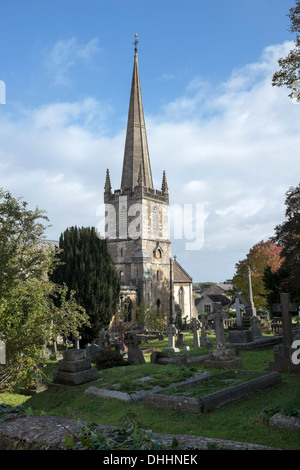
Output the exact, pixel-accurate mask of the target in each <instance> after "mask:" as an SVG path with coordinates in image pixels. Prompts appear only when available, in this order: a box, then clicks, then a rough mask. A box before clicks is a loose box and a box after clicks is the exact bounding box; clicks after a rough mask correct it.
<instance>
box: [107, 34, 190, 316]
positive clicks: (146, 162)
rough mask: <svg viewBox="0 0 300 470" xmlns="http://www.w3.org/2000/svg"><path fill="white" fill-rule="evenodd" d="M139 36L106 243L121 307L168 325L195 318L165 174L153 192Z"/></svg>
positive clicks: (109, 202)
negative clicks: (153, 314) (151, 314)
mask: <svg viewBox="0 0 300 470" xmlns="http://www.w3.org/2000/svg"><path fill="white" fill-rule="evenodd" d="M137 44H138V41H137V36H135V42H134V45H135V49H134V64H133V75H132V82H131V92H130V101H129V110H128V120H127V131H126V140H125V150H124V157H123V167H122V177H121V186H120V189H116V190H114V191H113V190H112V187H111V181H110V173H109V170H108V169H107V172H106V179H105V187H104V203H105V213H106V218H105V224H106V226H105V231H106V233H105V237H106V239H107V245H108V250H109V253H110V255H111V257H112V259H113V261H114V264H115V266H116V269H117V272H118V273H119V278H120V285H121V293H120V298H121V302H122V299H123V301H124V300H125V299H127V301H128V299H130V300H129V302H130V308H132V309H134V307H136V306H139V305H145V306H146V305H148V306H150V308H151V309H152V310H155V309H160V310H162V311H163V312H165V313H166V316H167V320H168V322H174V321H175V318H178V317H179V318H181V319H182V320H186V321H187V322H189V321H190V320H191V318H192V317H193V316H197V310H196V308H195V305H194V299H193V291H192V286H193V280H192V278H191V277H190V276H189V274H188V273H187V272H186V271H185V270H184V269H183V268H182V267H181V266H180V264H179V263H178V261H177V259H176V257H174V258H172V247H171V242H170V240H169V214H168V211H169V188H168V184H167V178H166V172H165V171H162V176H161V181H162V183H161V188H160V189H155V188H154V186H153V179H152V171H151V164H150V156H149V149H148V142H147V133H146V125H145V118H144V110H143V103H142V94H141V85H140V75H139V67H138V54H137Z"/></svg>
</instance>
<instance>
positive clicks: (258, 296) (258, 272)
mask: <svg viewBox="0 0 300 470" xmlns="http://www.w3.org/2000/svg"><path fill="white" fill-rule="evenodd" d="M281 251H282V248H281V247H279V246H278V245H277V244H276V243H274V242H273V241H271V240H267V241H266V242H265V241H263V240H262V241H260V242H259V243H257V244H255V245H254V246H253V247H252V248H251V249H250V251H249V253H248V254H247V255H246V258H245V259H244V260H242V261H239V262H238V263H237V264H236V272H235V275H234V277H233V279H232V284H233V291H234V292H240V293H241V295H242V296H243V297H244V298H245V299H247V298H248V266H250V269H251V284H252V293H253V301H254V304H255V306H256V308H258V309H262V310H264V309H265V308H267V306H268V298H267V294H268V290H267V289H266V286H265V283H264V274H265V270H266V268H267V267H269V268H270V270H271V272H277V271H278V269H279V268H280V266H281V265H282V263H283V259H282V257H281Z"/></svg>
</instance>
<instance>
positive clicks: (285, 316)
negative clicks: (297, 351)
mask: <svg viewBox="0 0 300 470" xmlns="http://www.w3.org/2000/svg"><path fill="white" fill-rule="evenodd" d="M273 312H281V320H282V342H283V345H284V346H291V344H292V342H293V330H292V321H291V315H290V313H292V312H298V305H297V304H294V303H290V294H287V293H282V294H280V304H273Z"/></svg>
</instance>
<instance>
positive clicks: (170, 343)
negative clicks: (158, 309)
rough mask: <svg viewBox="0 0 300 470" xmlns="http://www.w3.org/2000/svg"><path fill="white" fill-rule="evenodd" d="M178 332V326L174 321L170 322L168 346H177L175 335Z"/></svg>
mask: <svg viewBox="0 0 300 470" xmlns="http://www.w3.org/2000/svg"><path fill="white" fill-rule="evenodd" d="M176 334H177V328H176V326H175V325H174V324H173V323H170V324H169V326H168V328H167V335H168V348H175V335H176Z"/></svg>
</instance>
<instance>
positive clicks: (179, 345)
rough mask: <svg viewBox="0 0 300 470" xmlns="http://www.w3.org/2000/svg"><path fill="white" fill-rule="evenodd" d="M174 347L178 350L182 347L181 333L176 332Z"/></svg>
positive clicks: (182, 336) (182, 338) (182, 335)
mask: <svg viewBox="0 0 300 470" xmlns="http://www.w3.org/2000/svg"><path fill="white" fill-rule="evenodd" d="M175 346H176V348H180V347H183V346H184V334H183V333H180V332H178V334H177V341H176V344H175Z"/></svg>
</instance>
